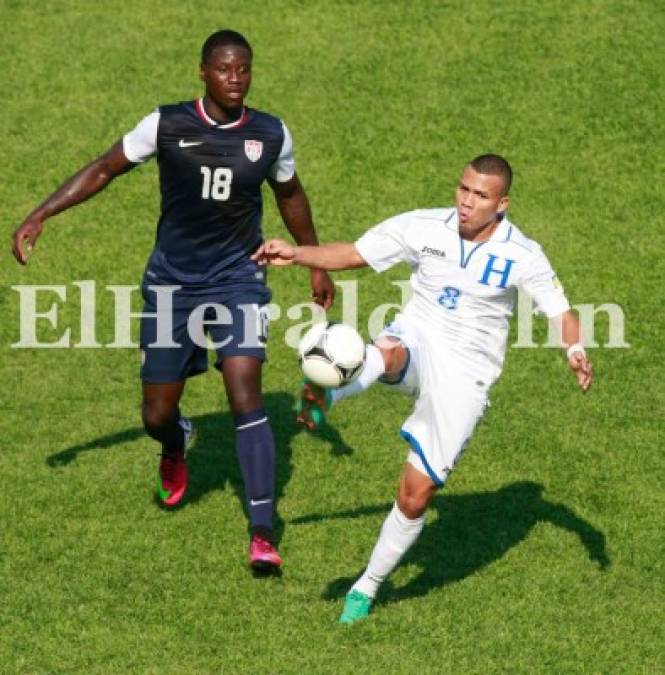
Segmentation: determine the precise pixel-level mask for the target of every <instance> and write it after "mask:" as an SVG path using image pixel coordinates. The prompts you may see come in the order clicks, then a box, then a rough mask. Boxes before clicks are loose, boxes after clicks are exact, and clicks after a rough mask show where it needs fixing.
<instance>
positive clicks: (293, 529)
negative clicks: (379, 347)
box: [0, 0, 665, 675]
mask: <svg viewBox="0 0 665 675" xmlns="http://www.w3.org/2000/svg"><path fill="white" fill-rule="evenodd" d="M0 19H1V23H2V25H3V39H2V41H1V43H0V66H1V68H2V85H3V87H2V89H3V98H4V100H3V104H2V122H3V124H2V130H3V134H4V144H3V148H4V152H3V166H2V181H1V182H0V198H1V200H2V204H3V227H4V232H5V242H8V239H9V235H10V233H11V232H12V231H13V230H14V229H15V227H16V226H17V225H18V224H19V223H20V221H21V219H22V218H23V217H24V215H25V214H26V213H27V212H28V211H29V210H30V209H31V208H32V207H33V206H34V205H35V203H36V202H37V201H38V200H40V199H41V198H42V197H43V196H45V195H46V194H48V192H49V191H50V190H52V189H53V188H54V187H55V186H56V185H57V184H58V182H59V181H61V180H62V179H63V178H64V177H65V176H67V175H69V174H71V173H72V172H73V171H74V170H75V169H76V168H77V167H78V166H80V165H81V164H82V163H84V162H86V161H88V160H89V159H91V158H92V157H94V156H96V155H97V154H98V153H100V152H101V151H102V150H104V149H105V148H106V147H107V146H108V145H110V144H111V143H112V142H114V141H115V140H116V139H117V138H118V137H119V136H120V135H121V134H122V133H124V131H125V130H127V129H128V128H130V127H131V126H133V124H134V123H135V122H136V121H137V120H138V119H139V118H140V117H141V116H143V115H144V114H146V113H147V112H149V111H150V110H152V109H153V108H154V107H155V105H156V104H158V103H166V102H170V101H173V100H179V99H186V98H191V97H193V96H195V95H197V94H198V92H199V83H198V81H197V79H196V67H197V53H198V49H199V46H200V43H201V42H202V41H203V39H204V38H205V37H206V36H207V34H208V33H210V32H211V31H212V30H214V29H216V28H218V27H220V26H222V25H229V26H233V27H235V28H237V29H238V30H241V31H243V32H245V33H246V34H247V35H248V37H249V38H250V40H251V42H252V44H253V46H254V49H255V75H254V83H253V88H252V92H251V97H250V102H251V104H252V105H254V106H256V107H259V108H263V109H267V110H269V111H271V112H274V113H275V114H278V115H280V116H283V117H284V119H285V120H286V121H287V123H288V124H289V127H290V128H291V131H292V132H293V135H294V137H295V142H296V158H297V162H298V170H299V173H300V176H301V178H302V180H303V182H304V183H305V185H306V188H307V190H308V193H309V196H310V199H311V201H312V204H313V207H314V211H315V216H316V221H317V223H318V229H319V232H320V235H321V238H322V239H323V240H335V239H351V238H353V237H356V236H357V235H359V234H360V233H361V232H363V231H364V230H365V229H366V228H367V227H369V226H370V225H372V224H374V223H376V222H378V221H379V220H381V219H382V218H384V217H387V216H389V215H392V214H394V213H398V212H401V211H406V210H409V209H412V208H416V207H425V206H436V205H446V204H449V203H450V202H451V198H452V188H453V185H454V181H455V180H456V178H457V175H458V172H459V169H460V168H461V166H462V165H463V163H464V162H465V161H467V160H468V159H469V158H470V157H472V156H474V155H475V154H478V153H480V152H483V151H488V150H492V151H496V152H500V153H504V154H505V155H506V156H507V157H508V158H509V160H510V161H511V162H512V163H513V165H514V168H515V170H516V182H515V186H514V190H513V206H512V208H511V214H512V218H513V220H515V221H516V222H517V223H518V224H520V225H521V226H522V228H523V229H524V230H525V231H526V232H527V233H528V234H530V235H531V236H533V237H534V238H536V239H537V240H538V241H540V242H541V243H542V244H543V246H544V248H545V250H546V251H547V252H548V254H549V257H550V259H551V260H552V262H553V264H554V266H555V268H556V269H557V271H558V273H559V276H560V277H561V279H562V280H563V282H564V284H565V286H566V289H567V292H568V295H569V297H570V298H571V300H572V301H573V302H574V303H596V304H600V303H602V302H616V303H619V304H620V305H621V306H622V307H623V309H624V311H625V313H626V327H627V333H626V339H627V340H628V342H630V344H631V348H630V349H627V350H609V349H597V350H594V351H593V353H592V356H593V359H594V363H595V367H596V372H597V383H596V386H595V388H594V389H593V391H592V392H591V393H590V394H589V395H588V396H587V397H584V398H583V397H582V396H580V394H579V393H578V392H577V391H576V388H575V386H574V382H573V379H572V377H571V376H570V375H569V374H568V373H567V372H566V369H565V365H564V363H563V361H562V359H561V357H560V355H558V354H556V353H554V352H553V351H552V350H547V349H531V350H511V351H510V352H509V355H508V359H507V363H506V368H505V372H504V375H503V377H502V379H501V380H500V382H499V383H498V384H497V386H496V387H495V389H494V391H493V395H492V402H493V405H492V408H491V410H490V411H489V413H488V415H487V416H486V418H485V420H484V421H483V423H482V424H481V425H480V427H479V428H478V430H477V433H476V434H475V436H474V439H473V442H472V444H471V446H470V448H469V450H468V452H467V453H466V455H465V457H464V459H463V461H462V463H461V465H460V467H459V468H458V470H457V471H456V472H455V474H454V475H453V477H452V478H451V479H450V481H449V484H448V485H447V487H446V488H445V490H444V491H443V492H442V493H441V494H440V496H438V497H437V499H436V500H435V503H434V505H433V507H432V509H431V510H430V512H429V514H428V525H427V527H426V529H425V531H424V532H423V535H422V537H421V540H420V541H419V543H418V544H417V546H416V547H415V548H414V549H413V551H412V552H411V553H410V554H409V556H408V558H407V560H406V561H405V563H404V564H403V566H402V567H400V568H399V570H398V571H397V572H396V574H395V575H394V576H393V577H392V579H391V581H390V583H389V584H388V585H387V587H386V588H385V590H384V592H383V593H382V595H381V596H380V601H379V603H378V606H377V609H376V612H375V613H374V614H373V616H372V617H371V618H370V619H369V620H368V621H367V622H366V623H365V624H364V625H358V626H354V627H352V628H351V629H342V628H341V627H339V626H337V625H336V623H335V622H336V619H337V616H338V614H339V612H340V610H341V597H342V595H343V594H344V592H345V591H346V590H347V588H348V586H349V584H350V582H351V581H352V579H353V578H354V576H355V575H356V574H357V573H358V572H359V571H360V570H361V569H362V567H363V565H364V564H365V562H366V560H367V557H368V554H369V551H370V549H371V546H372V545H373V542H374V539H375V536H376V534H377V532H378V529H379V527H380V525H381V522H382V519H383V517H384V516H385V514H386V513H387V511H388V509H389V508H390V503H391V501H392V499H393V496H394V492H395V484H396V477H397V475H398V473H399V470H400V466H401V463H402V461H403V457H404V453H405V446H404V443H403V442H402V441H401V439H399V438H398V436H397V434H396V431H397V425H398V421H399V420H401V419H403V417H404V416H405V415H406V414H407V413H408V410H409V401H408V400H406V399H402V398H400V397H398V396H396V395H394V394H391V393H390V392H386V391H384V390H382V389H380V388H375V389H373V390H371V391H369V392H368V393H367V394H365V395H364V397H363V398H362V399H356V400H355V401H353V402H346V403H345V404H343V405H340V407H339V409H337V410H335V411H334V412H333V413H332V415H331V417H330V422H331V426H330V427H329V429H328V430H327V431H325V432H322V433H321V434H318V435H314V436H310V435H308V434H306V433H303V432H300V431H299V430H298V429H296V428H295V426H294V425H293V422H292V416H291V413H290V407H291V405H292V403H293V396H294V394H295V391H296V387H297V381H298V373H297V364H296V361H295V358H294V356H293V353H292V352H291V351H290V350H289V349H288V348H287V347H286V346H285V345H284V342H283V335H284V331H285V330H286V329H287V328H288V327H290V326H292V325H294V324H295V323H297V322H296V321H295V320H289V319H286V318H282V319H280V320H279V321H277V322H275V324H274V325H273V330H272V341H271V345H270V363H269V365H268V367H267V368H266V372H265V392H266V403H267V406H268V408H269V410H270V412H271V415H272V420H273V424H274V428H275V434H276V437H277V441H278V445H279V453H280V454H279V475H278V481H279V494H280V501H279V513H280V518H281V522H282V527H281V532H282V540H281V550H282V551H283V554H284V556H285V560H286V563H285V573H284V576H283V577H282V578H281V579H264V580H255V579H253V578H251V576H250V575H249V574H248V573H247V571H246V568H245V556H246V550H245V549H246V534H245V519H244V516H243V512H242V506H241V497H240V496H241V486H240V475H239V470H238V467H237V463H236V461H235V458H234V450H233V433H232V426H231V424H230V417H229V413H228V406H227V404H226V401H225V400H224V399H223V394H222V387H221V383H220V381H219V376H218V375H216V374H215V373H214V372H210V373H209V374H208V375H207V376H205V377H201V378H196V379H194V380H193V381H191V383H190V384H189V386H188V389H187V393H186V397H185V400H184V408H185V410H186V411H187V412H188V413H189V414H191V415H192V417H193V418H194V420H195V422H196V423H197V425H198V426H199V428H200V434H199V437H198V441H197V443H196V445H195V448H194V451H193V453H192V460H191V465H192V473H193V478H192V488H191V491H190V494H189V497H188V499H187V502H186V504H185V505H184V506H183V507H182V508H181V509H179V510H177V511H175V512H173V513H166V512H164V511H162V510H160V509H159V508H158V507H157V506H156V505H155V503H154V501H153V494H152V490H153V485H154V476H155V469H156V463H157V460H156V457H155V454H156V448H155V445H154V443H153V442H152V441H151V440H150V439H149V438H148V437H147V436H146V435H145V434H144V433H143V431H142V429H141V426H140V415H139V408H138V403H139V382H138V379H137V372H138V354H137V353H136V352H135V351H133V350H112V349H96V350H92V349H90V350H77V349H54V350H47V349H43V350H17V349H12V348H11V347H10V344H11V343H12V342H15V341H16V340H17V339H18V300H17V294H16V293H15V292H14V291H12V290H11V289H10V286H12V285H16V284H62V285H65V286H66V287H67V293H68V298H69V302H68V303H66V304H63V303H61V304H60V322H61V324H60V325H61V327H65V326H71V328H72V342H76V341H77V339H78V334H79V329H78V302H77V301H78V291H77V289H76V288H75V287H74V286H72V282H73V281H74V280H82V279H94V280H95V281H96V283H97V288H98V293H97V301H98V314H97V324H98V325H97V334H98V339H99V340H100V342H102V343H106V342H110V341H111V339H112V321H113V305H112V302H111V296H110V293H108V292H107V291H105V290H103V289H104V286H105V285H107V284H135V283H138V281H139V279H140V275H141V272H142V269H143V265H144V262H145V259H146V257H147V254H148V252H149V250H150V247H151V244H152V241H153V237H154V223H155V219H156V216H157V212H158V203H159V200H158V194H157V189H156V170H155V166H154V164H153V165H149V166H146V167H144V168H141V169H138V170H136V171H134V172H133V173H131V174H130V175H129V176H127V177H123V178H121V179H119V180H118V181H117V182H116V183H115V184H114V185H112V186H111V187H110V188H109V189H108V190H107V191H106V193H105V194H103V195H101V196H99V197H97V198H96V199H94V200H93V201H92V202H90V203H88V204H85V205H82V206H80V207H78V208H77V209H74V210H72V211H70V212H69V213H67V214H65V215H62V216H60V217H58V218H57V219H55V220H54V221H52V222H51V223H49V224H48V225H47V228H46V231H45V234H44V235H43V237H42V239H41V240H40V242H39V245H38V247H37V249H36V250H35V252H34V254H33V256H32V259H31V263H30V265H29V266H28V267H27V268H25V269H21V268H19V266H18V265H16V264H15V263H14V262H13V260H12V259H11V256H10V254H9V246H8V245H6V246H5V248H4V250H3V251H1V252H0V259H1V261H2V265H1V268H0V280H1V282H2V287H1V288H2V294H1V295H0V308H1V309H2V316H3V321H2V324H1V326H0V350H1V357H0V373H1V374H2V382H3V387H2V395H1V396H0V407H1V409H2V413H3V414H2V417H1V419H2V452H0V475H1V476H2V489H1V491H0V519H1V521H0V522H1V523H2V526H1V529H0V597H1V598H2V603H1V604H0V627H1V630H0V671H2V672H3V673H5V672H6V673H128V672H131V673H160V675H161V674H163V673H220V672H223V673H262V672H268V673H298V672H300V673H302V672H307V673H309V672H315V673H329V672H339V673H364V672H368V673H374V672H377V673H378V672H383V673H385V672H391V673H392V672H404V673H416V672H423V673H425V672H453V673H467V672H468V673H472V672H474V673H487V672H523V673H536V672H548V673H550V672H553V673H569V672H585V673H587V672H588V673H615V672H626V673H656V672H662V671H663V670H664V669H665V662H664V659H663V653H664V649H665V644H664V639H663V622H662V607H663V602H664V601H665V597H664V595H665V594H664V592H663V590H664V586H663V563H662V561H663V556H664V554H665V551H664V550H663V549H664V547H663V536H662V522H663V505H664V504H663V502H664V499H663V489H662V476H663V471H664V469H665V467H664V462H663V458H662V430H663V422H664V420H663V412H662V411H663V410H664V409H665V395H664V388H663V384H662V383H663V376H664V372H663V368H662V365H661V352H660V349H661V347H662V345H663V342H664V340H665V331H664V330H663V323H662V319H661V308H662V268H663V265H662V259H661V258H662V251H663V250H664V249H665V236H664V235H663V229H662V226H661V221H662V213H663V212H664V210H665V198H664V197H663V191H662V189H661V185H660V183H661V181H662V175H663V169H664V168H665V165H664V163H663V159H662V157H663V141H662V139H663V138H664V137H665V123H664V121H663V114H662V111H663V109H665V106H664V104H665V94H664V91H665V89H664V87H663V73H664V72H665V58H664V50H663V46H662V35H663V32H664V31H665V15H664V14H663V11H662V8H661V7H660V4H659V3H658V2H655V0H654V1H651V2H649V1H648V0H643V1H638V0H623V1H622V0H605V1H602V0H596V1H593V0H591V1H589V2H564V1H563V0H554V1H552V2H547V3H544V2H543V3H541V2H537V1H536V0H532V1H524V2H517V1H514V0H511V1H509V2H501V3H495V2H489V1H487V0H480V1H479V2H473V3H467V2H461V0H453V2H447V3H433V2H425V1H421V2H418V1H416V2H410V3H402V2H378V1H377V2H370V1H369V0H365V1H363V2H322V1H321V2H307V3H304V2H296V1H295V0H292V1H289V2H286V1H284V0H282V1H280V2H277V1H274V0H271V1H269V2H253V1H249V0H245V1H243V2H224V3H218V4H217V5H213V4H204V3H193V2H192V3H184V2H175V1H173V0H171V1H168V2H131V3H130V2H127V1H121V0H116V1H112V2H108V3H91V2H83V1H82V0H79V1H77V0H70V1H69V2H65V1H55V0H54V1H49V2H46V1H44V2H36V1H29V0H24V1H20V0H15V1H11V0H4V1H3V2H2V3H0ZM267 197H268V198H267V200H266V217H265V230H266V232H267V233H268V234H270V235H275V234H278V233H281V232H283V228H282V227H281V225H280V224H279V221H278V217H277V214H276V210H275V208H274V205H273V204H272V202H271V200H270V198H269V195H267ZM406 276H407V271H406V270H405V269H404V268H399V269H396V270H391V271H390V272H389V273H387V274H385V275H382V276H376V275H373V274H372V273H371V272H369V271H367V270H365V271H363V272H361V273H353V274H351V273H344V274H340V275H339V277H340V278H347V279H350V278H358V279H360V285H359V305H360V314H361V324H363V325H366V321H367V317H368V316H369V313H370V311H371V310H372V308H373V307H374V306H376V305H377V304H378V303H379V302H394V301H397V300H398V297H399V295H398V292H397V289H396V288H395V287H394V286H392V285H391V283H390V282H391V281H394V280H398V279H404V278H406ZM271 285H272V287H273V290H274V299H275V301H276V302H278V303H279V304H280V305H281V306H282V308H283V309H286V308H287V307H288V306H290V305H291V304H293V303H296V302H304V301H305V300H306V299H307V297H308V295H309V292H308V288H307V285H306V275H305V274H304V273H303V272H302V271H297V270H286V271H277V272H273V273H271ZM136 301H137V309H138V308H139V303H138V297H137V298H136ZM44 303H45V304H44V305H43V308H44V309H46V308H47V307H48V302H46V300H44ZM339 312H340V310H339V308H337V309H335V310H334V311H333V313H332V315H333V316H339ZM306 318H307V314H306V315H305V319H306ZM601 324H602V321H599V335H598V338H599V340H600V342H601V343H602V342H604V341H605V340H606V337H607V330H606V327H604V326H602V325H601ZM538 331H539V336H540V337H541V338H542V336H543V327H542V325H539V326H538ZM57 335H58V332H57V331H53V330H49V329H48V327H46V326H43V327H42V336H43V337H44V339H54V338H55V337H57Z"/></svg>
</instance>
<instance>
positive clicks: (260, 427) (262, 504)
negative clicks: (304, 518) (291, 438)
mask: <svg viewBox="0 0 665 675" xmlns="http://www.w3.org/2000/svg"><path fill="white" fill-rule="evenodd" d="M233 421H234V422H235V427H236V452H237V454H238V462H239V463H240V469H241V471H242V477H243V480H244V482H245V497H246V500H247V511H248V513H249V525H250V527H251V528H252V531H253V532H259V533H260V534H262V535H263V536H269V535H270V533H271V532H272V519H273V514H274V510H275V441H274V440H273V436H272V429H271V428H270V422H269V421H268V417H267V416H266V412H265V410H264V409H263V408H259V409H258V410H254V411H253V412H251V413H245V414H242V415H234V416H233Z"/></svg>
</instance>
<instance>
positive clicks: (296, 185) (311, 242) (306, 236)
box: [268, 174, 335, 309]
mask: <svg viewBox="0 0 665 675" xmlns="http://www.w3.org/2000/svg"><path fill="white" fill-rule="evenodd" d="M268 183H269V184H270V187H271V188H272V191H273V192H274V194H275V202H276V203H277V208H278V209H279V213H280V215H281V216H282V220H283V221H284V224H285V225H286V229H287V230H288V231H289V233H290V234H291V236H292V237H293V239H294V240H295V242H296V244H303V245H307V246H316V245H317V244H318V241H319V240H318V239H317V237H316V230H315V229H314V222H313V220H312V210H311V208H310V205H309V199H307V194H306V193H305V189H304V188H303V186H302V183H301V182H300V179H299V178H298V174H294V175H293V177H292V178H290V179H289V180H287V181H285V182H282V183H280V182H279V181H276V180H273V179H268ZM310 276H311V279H310V282H311V286H312V297H313V298H314V300H315V302H317V303H318V304H319V305H321V306H322V307H323V308H324V309H328V308H329V307H330V306H331V305H332V303H333V301H334V299H335V284H333V282H332V279H331V278H330V277H329V276H328V274H327V273H326V272H325V271H323V270H321V269H317V268H313V269H311V270H310Z"/></svg>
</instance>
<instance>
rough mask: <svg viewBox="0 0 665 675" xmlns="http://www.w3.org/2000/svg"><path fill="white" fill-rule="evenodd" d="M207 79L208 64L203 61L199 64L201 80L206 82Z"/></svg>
mask: <svg viewBox="0 0 665 675" xmlns="http://www.w3.org/2000/svg"><path fill="white" fill-rule="evenodd" d="M205 79H206V64H205V63H201V64H200V65H199V80H201V82H205Z"/></svg>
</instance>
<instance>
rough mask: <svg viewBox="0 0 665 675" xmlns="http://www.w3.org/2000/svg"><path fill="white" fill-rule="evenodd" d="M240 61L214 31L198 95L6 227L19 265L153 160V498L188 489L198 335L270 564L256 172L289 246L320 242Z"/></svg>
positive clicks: (149, 314)
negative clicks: (212, 368)
mask: <svg viewBox="0 0 665 675" xmlns="http://www.w3.org/2000/svg"><path fill="white" fill-rule="evenodd" d="M251 66H252V49H251V47H250V45H249V43H248V42H247V40H246V39H245V38H244V37H243V36H242V35H240V34H239V33H236V32H234V31H230V30H222V31H218V32H216V33H213V34H212V35H211V36H210V37H209V38H208V39H207V40H206V42H205V43H204V45H203V48H202V52H201V66H200V78H201V80H202V81H203V82H204V84H205V95H204V96H203V97H202V98H199V99H197V100H195V101H188V102H183V103H179V104H175V105H166V106H160V107H159V108H158V109H157V110H155V111H154V112H153V113H151V114H150V115H148V116H147V117H145V118H144V119H143V120H141V122H140V123H139V124H138V125H137V126H136V128H135V129H133V130H132V131H131V132H129V133H128V134H126V135H125V136H124V137H123V139H122V140H121V141H119V142H117V143H116V144H115V145H113V146H112V147H111V148H110V149H109V150H108V151H107V152H106V153H105V154H103V155H101V156H100V157H99V158H97V159H96V160H94V161H93V162H92V163H90V164H89V165H87V166H86V167H84V168H83V169H81V170H80V171H79V172H78V173H77V174H76V175H74V176H73V177H72V178H70V179H69V180H68V181H67V182H65V183H64V184H63V185H62V186H61V187H60V188H58V189H57V190H56V191H55V192H54V193H53V194H52V195H51V196H50V197H48V198H47V199H46V200H45V201H44V202H43V203H42V204H41V205H40V206H38V207H37V209H35V210H34V211H33V212H32V213H31V214H30V215H29V216H28V217H27V218H26V220H25V221H24V222H23V224H22V225H21V226H20V227H19V228H18V229H17V230H16V232H15V233H14V241H13V252H14V255H15V257H16V258H17V260H18V261H19V262H20V263H22V264H26V262H27V253H28V251H29V250H30V249H31V248H32V247H33V246H34V244H35V241H36V239H37V238H38V236H39V235H40V234H41V231H42V228H43V223H44V221H45V220H46V219H47V218H50V217H51V216H54V215H56V214H57V213H60V212H61V211H64V210H65V209H67V208H69V207H71V206H74V205H75V204H78V203H80V202H82V201H84V200H86V199H88V198H89V197H91V196H92V195H94V194H96V193H97V192H99V191H100V190H102V189H103V188H104V187H106V185H108V184H109V183H110V182H111V180H113V179H114V178H115V177H116V176H119V175H120V174H123V173H125V172H127V171H129V170H130V169H132V168H134V167H135V166H137V165H138V164H139V163H140V162H143V161H145V160H147V159H148V158H150V157H152V156H156V158H157V162H158V164H159V174H160V189H161V197H162V204H161V215H160V218H159V223H158V226H157V237H156V242H155V247H154V249H153V251H152V253H151V255H150V258H149V260H148V264H147V266H146V269H145V274H144V278H143V284H142V291H143V297H144V299H145V308H144V316H143V317H142V319H141V339H140V342H141V349H142V355H143V364H142V368H141V378H142V380H143V408H142V411H143V423H144V426H145V429H146V431H147V432H148V434H150V436H152V438H154V439H155V440H157V441H158V442H159V443H161V445H162V458H161V461H160V467H159V483H158V495H159V497H160V499H161V501H162V502H163V503H164V504H165V505H167V506H173V505H175V504H177V503H179V502H180V500H181V499H182V497H183V495H184V493H185V490H186V487H187V479H188V474H187V462H186V458H185V450H186V445H187V442H188V440H189V438H190V437H191V434H192V426H191V423H190V422H189V420H188V419H186V418H184V417H182V415H181V414H180V409H179V407H178V404H179V401H180V398H181V395H182V392H183V389H184V385H185V381H186V379H187V377H190V376H192V375H196V374H198V373H201V372H204V371H205V370H206V369H207V345H206V335H207V336H208V338H209V339H210V340H212V342H213V345H214V347H215V349H216V352H217V361H216V364H215V365H216V366H217V368H218V369H219V370H220V371H221V373H222V377H223V380H224V386H225V388H226V393H227V397H228V401H229V406H230V408H231V411H232V413H233V416H234V421H235V426H236V449H237V454H238V460H239V462H240V466H241V469H242V474H243V479H244V483H245V493H246V500H247V509H248V513H249V520H250V528H251V540H250V564H251V565H252V567H253V568H255V569H263V570H266V569H267V570H273V569H277V568H279V567H280V565H281V562H282V561H281V558H280V556H279V554H278V552H277V550H276V548H275V542H274V540H273V538H272V526H273V516H274V494H275V489H274V484H275V447H274V441H273V437H272V432H271V429H270V424H269V422H268V419H267V416H266V413H265V410H264V409H263V401H262V396H261V367H262V363H263V361H264V359H265V341H266V326H267V316H266V314H265V310H264V305H265V304H266V303H267V302H268V301H269V300H270V291H269V290H268V288H267V286H266V283H265V272H264V270H263V269H262V268H261V267H259V266H258V265H257V264H256V263H255V262H254V261H252V260H251V259H250V255H251V254H252V253H253V252H254V251H255V250H256V249H257V248H258V247H259V245H260V244H261V241H262V236H261V214H262V200H261V184H262V183H263V181H264V180H267V181H268V183H269V185H270V187H271V188H272V190H273V192H274V195H275V200H276V203H277V206H278V208H279V211H280V214H281V216H282V218H283V220H284V223H285V224H286V226H287V228H288V230H289V232H290V233H291V235H292V236H293V238H294V239H295V240H296V242H297V243H298V244H301V245H316V244H317V238H316V233H315V231H314V226H313V223H312V216H311V211H310V207H309V202H308V199H307V196H306V194H305V192H304V190H303V187H302V185H301V184H300V181H299V180H298V176H297V174H296V173H295V164H294V161H293V154H292V141H291V137H290V134H289V131H288V129H287V128H286V126H285V125H284V123H283V122H281V120H279V119H277V118H276V117H273V116H271V115H268V114H266V113H263V112H260V111H258V110H254V109H251V108H248V107H245V105H244V100H245V97H246V95H247V92H248V90H249V86H250V83H251ZM311 286H312V294H313V298H314V299H315V301H316V302H318V303H319V304H321V305H323V307H324V308H326V309H327V308H328V307H329V306H330V305H331V304H332V301H333V298H334V286H333V284H332V282H331V280H330V278H329V277H328V275H327V274H326V273H325V272H323V271H321V270H313V271H312V273H311ZM165 303H167V304H165ZM168 303H170V312H167V314H168V317H165V316H164V307H168V306H169V304H168ZM165 318H167V319H168V320H166V321H164V319H165ZM164 326H166V328H167V329H168V330H166V331H165V329H164Z"/></svg>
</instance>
